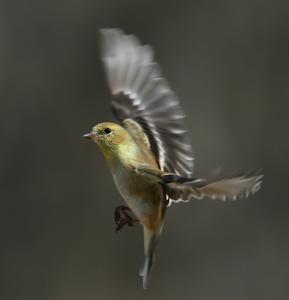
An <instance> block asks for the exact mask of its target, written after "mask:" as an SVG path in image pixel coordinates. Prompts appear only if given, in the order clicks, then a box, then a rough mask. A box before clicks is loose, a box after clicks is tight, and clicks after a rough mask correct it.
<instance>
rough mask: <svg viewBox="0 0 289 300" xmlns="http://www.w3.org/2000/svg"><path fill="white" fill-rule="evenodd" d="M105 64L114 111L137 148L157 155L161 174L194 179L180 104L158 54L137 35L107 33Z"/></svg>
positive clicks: (104, 32)
mask: <svg viewBox="0 0 289 300" xmlns="http://www.w3.org/2000/svg"><path fill="white" fill-rule="evenodd" d="M100 33H101V38H102V42H101V46H102V49H101V50H102V52H101V53H102V54H101V56H102V61H103V64H104V68H105V72H106V77H107V80H108V84H109V87H110V89H111V92H112V95H113V100H112V110H113V112H114V114H115V116H116V117H117V118H118V119H119V120H120V121H121V122H123V125H124V127H125V128H126V129H127V130H128V131H129V133H130V134H131V135H132V136H133V138H134V139H135V140H136V142H137V143H138V144H140V145H141V146H143V145H145V146H146V147H148V148H149V149H150V150H151V152H152V153H153V154H154V156H155V158H156V161H157V162H158V165H159V168H160V170H164V171H167V172H173V173H176V174H178V175H181V176H184V177H189V176H190V174H191V173H192V170H193V153H192V149H191V145H190V142H189V140H188V139H187V138H185V137H184V135H183V134H184V132H186V129H185V127H184V124H183V119H184V117H185V115H184V113H183V111H182V109H181V108H180V106H179V105H178V104H179V100H178V99H177V97H176V95H175V94H174V93H173V92H172V91H171V89H170V87H169V85H168V84H167V82H166V80H165V79H164V78H162V77H161V72H160V68H159V65H158V64H157V63H156V62H153V51H152V49H151V48H150V47H149V46H147V45H146V46H141V45H140V42H139V40H138V39H137V38H136V37H135V36H133V35H124V33H123V32H122V31H121V30H119V29H102V30H101V31H100Z"/></svg>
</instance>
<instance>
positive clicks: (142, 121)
mask: <svg viewBox="0 0 289 300" xmlns="http://www.w3.org/2000/svg"><path fill="white" fill-rule="evenodd" d="M100 33H101V46H102V49H101V50H102V61H103V65H104V69H105V72H106V77H107V81H108V84H109V87H110V89H111V93H112V102H111V105H112V110H113V112H114V114H115V116H116V117H117V118H118V119H119V121H120V122H121V123H122V126H119V125H117V124H113V123H108V122H106V123H100V124H98V125H96V126H94V127H93V128H92V131H91V132H90V133H88V134H86V135H84V137H86V138H89V139H92V140H93V141H95V142H96V143H97V144H98V146H99V147H100V149H101V151H102V153H103V154H104V156H105V158H106V160H107V162H108V165H109V168H110V170H111V173H112V176H113V179H114V182H115V184H116V186H117V189H118V190H119V192H120V194H121V195H122V197H123V199H124V200H125V202H126V204H127V206H128V207H126V206H119V207H117V208H116V211H115V221H116V223H117V225H118V226H117V228H116V230H117V231H118V230H120V229H121V228H122V227H123V226H124V225H125V224H128V225H129V226H132V224H133V222H139V223H140V224H142V225H143V228H144V252H145V260H144V263H143V267H142V269H141V271H140V275H141V276H143V287H144V288H146V287H147V282H148V278H149V274H150V271H151V268H152V265H153V262H154V258H155V251H156V248H157V245H158V242H159V239H160V235H161V232H162V228H163V224H164V218H165V215H166V208H167V206H168V205H170V203H171V201H174V202H179V201H188V200H189V198H190V197H191V196H193V197H196V198H202V197H203V196H205V195H206V196H209V197H211V198H214V199H215V198H221V199H223V200H225V199H226V198H229V199H233V200H235V199H236V198H237V197H244V196H246V197H247V196H248V194H249V193H255V192H256V191H258V189H259V188H260V184H261V181H260V178H261V177H262V176H261V175H257V174H256V173H255V174H252V173H251V174H249V173H247V174H243V175H239V176H233V177H232V176H227V177H223V178H221V179H219V180H206V179H193V178H192V177H191V174H192V169H193V154H192V149H191V145H190V142H189V140H188V139H187V138H185V137H184V135H183V134H184V132H185V131H186V130H185V128H184V125H183V119H184V116H185V115H184V113H183V111H182V109H181V108H180V106H179V101H178V99H177V97H176V95H175V94H174V92H172V91H171V89H170V87H169V85H168V83H167V82H166V80H165V79H164V78H163V77H161V72H160V68H159V65H158V64H157V63H156V62H153V51H152V49H151V48H150V47H149V46H141V45H140V42H139V40H138V39H137V38H136V37H135V36H133V35H124V33H123V32H122V31H121V30H119V29H102V30H101V31H100ZM125 210H129V211H132V212H133V213H134V215H135V216H136V218H137V220H134V219H132V218H131V217H130V216H129V215H128V214H127V213H126V212H125ZM121 213H122V214H123V215H124V218H122V217H121Z"/></svg>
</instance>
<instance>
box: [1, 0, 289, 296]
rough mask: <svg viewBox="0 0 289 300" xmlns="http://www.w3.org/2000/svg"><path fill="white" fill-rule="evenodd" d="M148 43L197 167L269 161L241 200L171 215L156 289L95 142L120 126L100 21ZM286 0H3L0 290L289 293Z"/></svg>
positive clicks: (137, 233) (180, 208) (242, 167)
mask: <svg viewBox="0 0 289 300" xmlns="http://www.w3.org/2000/svg"><path fill="white" fill-rule="evenodd" d="M103 27H120V28H122V29H123V30H125V31H126V32H127V33H133V34H136V35H137V36H139V38H140V39H141V41H142V42H143V43H144V44H150V45H152V46H153V48H154V50H155V53H156V60H157V61H159V62H160V64H161V66H162V70H163V72H164V75H165V77H166V79H167V80H168V82H169V83H170V85H171V87H172V89H173V90H174V91H175V92H176V93H177V95H178V96H179V98H180V100H181V104H182V107H183V108H184V110H185V112H186V114H187V118H186V125H187V127H188V129H189V132H188V136H189V137H190V139H191V141H192V145H193V150H194V154H195V157H196V163H195V171H194V176H196V177H207V176H209V175H210V174H211V172H212V171H213V170H214V169H216V168H218V167H220V166H222V167H223V169H222V172H221V175H223V174H226V173H228V172H231V171H235V170H239V171H247V170H250V169H251V168H252V169H254V170H258V169H261V168H262V169H263V170H262V172H263V173H264V174H265V177H264V182H263V185H262V188H261V190H260V191H259V192H258V193H257V194H255V195H253V196H252V195H251V196H250V197H249V198H248V199H246V200H238V201H235V202H230V201H225V202H223V201H213V200H210V199H203V200H201V201H200V200H197V199H192V200H191V201H190V202H189V203H187V204H184V203H181V204H173V205H172V206H171V207H170V208H169V209H168V212H167V218H166V222H165V226H164V230H163V235H162V239H161V243H160V246H159V249H158V252H157V258H156V263H155V266H154V269H153V272H152V274H151V277H150V281H149V286H148V290H146V291H144V290H143V289H142V283H141V277H139V275H138V272H139V269H140V267H141V265H142V261H143V234H142V228H141V226H140V225H135V226H134V227H133V228H124V229H123V231H121V232H120V233H118V234H116V233H115V223H114V220H113V211H114V208H115V207H116V206H117V205H120V204H124V201H123V200H122V199H121V196H120V195H119V194H118V192H117V190H116V188H115V185H114V183H113V181H112V177H111V174H110V171H109V169H108V166H107V164H106V162H105V160H104V157H103V155H102V154H101V152H100V150H99V149H98V147H97V146H96V145H95V144H93V143H92V142H90V141H88V140H85V139H82V138H81V136H82V135H83V134H85V133H87V132H88V131H90V130H91V128H92V126H94V125H95V124H97V123H100V122H103V121H113V122H115V121H116V120H115V118H114V117H113V115H112V113H111V112H110V104H109V100H110V94H109V90H108V86H107V84H106V81H105V78H104V72H103V69H102V66H101V63H100V59H99V42H98V29H100V28H103ZM288 55H289V2H288V1H287V0H284V1H283V0H275V1H273V0H270V1H268V0H262V1H261V0H259V1H258V0H240V1H206V0H192V1H189V0H186V1H184V0H178V1H169V0H162V1H158V0H149V1H143V0H142V1H136V0H125V1H120V0H118V1H117V0H93V1H92V0H83V1H63V0H57V1H56V0H52V1H36V0H31V1H15V0H11V1H4V0H2V1H1V2H0V113H1V117H0V122H1V126H0V130H1V165H0V170H1V190H0V193H1V200H0V205H1V208H0V224H1V250H0V251H1V260H0V286H1V287H0V291H1V292H0V293H1V294H0V298H1V299H3V300H12V299H13V300H14V299H15V300H18V299H19V300H22V299H23V300H24V299H29V300H32V299H36V300H38V299H39V300H42V299H43V300H46V299H53V300H60V299H61V300H66V299H69V300H76V299H77V300H78V299H81V300H91V299H127V300H130V299H198V300H202V299H206V300H207V299H222V300H223V299H229V300H232V299H234V300H244V299H248V300H249V299H250V300H251V299H252V300H256V299H262V300H264V299H268V300H269V299H282V300H283V299H284V300H285V299H289V280H288V278H289V239H288V229H289V218H288V217H289V211H288V210H289V196H288V195H289V193H288V190H287V186H288V180H289V173H288V167H289V156H288V153H289V139H288V138H289V136H288V131H289V116H288V114H289V85H288V83H289V57H288Z"/></svg>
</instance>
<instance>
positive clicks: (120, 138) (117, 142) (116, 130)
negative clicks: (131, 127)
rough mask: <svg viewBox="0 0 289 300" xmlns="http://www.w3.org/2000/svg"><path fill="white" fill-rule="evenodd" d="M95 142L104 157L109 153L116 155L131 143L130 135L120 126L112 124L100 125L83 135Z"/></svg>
mask: <svg viewBox="0 0 289 300" xmlns="http://www.w3.org/2000/svg"><path fill="white" fill-rule="evenodd" d="M83 137H85V138H88V139H91V140H93V141H94V142H96V143H97V144H98V145H99V147H100V149H101V150H102V152H103V153H104V154H105V155H106V154H109V153H110V152H114V153H118V154H119V152H120V150H121V148H124V147H123V146H124V145H126V144H127V143H129V142H131V141H132V138H131V136H130V134H129V133H128V132H127V131H126V130H125V129H124V128H123V127H121V126H119V125H117V124H114V123H108V122H106V123H100V124H98V125H95V126H94V127H93V128H92V131H91V132H89V133H87V134H85V135H83Z"/></svg>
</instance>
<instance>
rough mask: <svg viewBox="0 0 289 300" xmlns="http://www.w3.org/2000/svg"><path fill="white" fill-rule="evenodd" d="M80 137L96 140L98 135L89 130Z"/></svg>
mask: <svg viewBox="0 0 289 300" xmlns="http://www.w3.org/2000/svg"><path fill="white" fill-rule="evenodd" d="M82 137H84V138H87V139H90V140H98V135H97V134H96V132H95V131H91V132H89V133H87V134H85V135H83V136H82Z"/></svg>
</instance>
